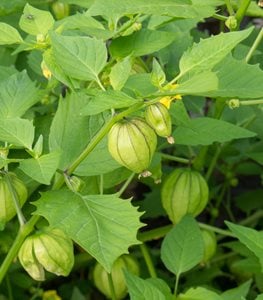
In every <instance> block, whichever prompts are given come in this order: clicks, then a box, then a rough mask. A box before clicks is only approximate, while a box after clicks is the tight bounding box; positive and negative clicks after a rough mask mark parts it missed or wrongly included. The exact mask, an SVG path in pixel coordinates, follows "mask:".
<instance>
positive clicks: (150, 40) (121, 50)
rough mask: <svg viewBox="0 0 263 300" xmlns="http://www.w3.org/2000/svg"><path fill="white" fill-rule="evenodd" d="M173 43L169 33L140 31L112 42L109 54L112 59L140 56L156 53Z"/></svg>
mask: <svg viewBox="0 0 263 300" xmlns="http://www.w3.org/2000/svg"><path fill="white" fill-rule="evenodd" d="M173 41H174V35H173V34H172V33H171V32H166V31H157V30H149V29H142V30H140V31H138V32H135V33H133V34H131V35H128V36H123V37H119V38H117V39H115V40H113V41H112V43H111V45H110V52H111V54H112V56H114V57H126V56H129V55H131V56H134V57H136V56H142V55H146V54H150V53H153V52H155V51H158V50H160V49H162V48H164V47H166V46H168V45H169V44H171V43H172V42H173Z"/></svg>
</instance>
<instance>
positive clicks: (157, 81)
mask: <svg viewBox="0 0 263 300" xmlns="http://www.w3.org/2000/svg"><path fill="white" fill-rule="evenodd" d="M165 80H166V76H165V73H164V71H163V69H162V67H161V66H160V64H159V63H158V61H157V60H156V59H155V58H154V59H153V66H152V73H151V82H152V84H153V85H155V86H157V87H159V86H161V85H162V84H163V83H164V82H165Z"/></svg>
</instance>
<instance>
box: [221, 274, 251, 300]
mask: <svg viewBox="0 0 263 300" xmlns="http://www.w3.org/2000/svg"><path fill="white" fill-rule="evenodd" d="M251 283H252V280H251V279H250V280H248V281H246V282H244V283H243V284H241V285H240V286H238V287H236V288H234V289H231V290H227V291H225V292H224V293H223V294H221V297H222V298H223V299H224V300H243V299H245V298H246V296H247V294H248V292H249V289H250V286H251Z"/></svg>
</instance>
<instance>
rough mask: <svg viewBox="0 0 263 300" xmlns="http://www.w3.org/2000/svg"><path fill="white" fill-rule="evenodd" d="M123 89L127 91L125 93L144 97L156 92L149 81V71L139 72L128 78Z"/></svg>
mask: <svg viewBox="0 0 263 300" xmlns="http://www.w3.org/2000/svg"><path fill="white" fill-rule="evenodd" d="M142 83H143V84H142ZM123 91H124V92H127V94H131V93H132V94H134V95H135V96H136V95H140V96H141V97H144V96H147V95H151V94H153V93H156V92H157V88H156V87H155V86H154V85H153V84H152V83H151V75H150V74H149V73H139V74H134V75H131V76H130V77H129V78H128V80H127V82H126V84H125V86H124V88H123Z"/></svg>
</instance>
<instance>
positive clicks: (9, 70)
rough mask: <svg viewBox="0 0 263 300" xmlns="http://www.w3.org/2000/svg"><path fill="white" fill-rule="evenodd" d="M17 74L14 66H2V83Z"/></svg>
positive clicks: (0, 70)
mask: <svg viewBox="0 0 263 300" xmlns="http://www.w3.org/2000/svg"><path fill="white" fill-rule="evenodd" d="M15 73H17V70H16V69H15V67H14V66H9V67H6V66H0V81H2V80H6V79H7V78H8V77H9V76H11V75H14V74H15Z"/></svg>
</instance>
